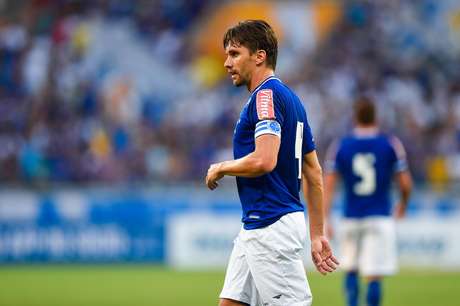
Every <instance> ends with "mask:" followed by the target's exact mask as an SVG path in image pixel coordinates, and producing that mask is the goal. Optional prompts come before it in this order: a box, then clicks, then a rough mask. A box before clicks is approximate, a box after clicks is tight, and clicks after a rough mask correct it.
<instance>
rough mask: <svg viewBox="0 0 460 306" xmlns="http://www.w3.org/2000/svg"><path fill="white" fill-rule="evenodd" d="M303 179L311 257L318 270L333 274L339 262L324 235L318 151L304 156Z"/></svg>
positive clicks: (321, 178) (321, 183) (321, 175)
mask: <svg viewBox="0 0 460 306" xmlns="http://www.w3.org/2000/svg"><path fill="white" fill-rule="evenodd" d="M302 178H303V179H302V188H303V192H304V196H305V199H306V201H307V207H308V217H309V223H310V239H311V255H312V259H313V263H314V264H315V266H316V269H317V270H318V271H319V272H320V273H321V274H323V275H325V274H327V273H328V272H333V271H334V270H335V269H336V267H337V265H338V263H339V262H338V261H337V259H336V258H335V257H334V255H333V254H332V249H331V247H330V245H329V242H328V240H327V238H326V236H325V235H324V207H323V173H322V169H321V165H320V164H319V161H318V156H317V155H316V151H311V152H310V153H307V154H305V155H304V158H303V162H302Z"/></svg>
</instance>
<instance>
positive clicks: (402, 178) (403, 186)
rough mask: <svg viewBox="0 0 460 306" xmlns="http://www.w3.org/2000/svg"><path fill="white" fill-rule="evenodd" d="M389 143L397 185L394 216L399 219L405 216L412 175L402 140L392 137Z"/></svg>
mask: <svg viewBox="0 0 460 306" xmlns="http://www.w3.org/2000/svg"><path fill="white" fill-rule="evenodd" d="M390 143H391V145H392V147H393V150H394V153H395V157H396V169H395V170H396V174H395V181H396V183H397V184H398V187H399V194H400V198H399V203H398V204H397V205H396V207H395V212H394V214H395V217H396V218H398V219H400V218H402V217H404V216H405V214H406V210H407V205H408V204H409V197H410V194H411V192H412V177H411V174H410V171H409V166H408V162H407V154H406V150H405V149H404V146H403V144H402V142H401V141H400V140H399V139H398V138H397V137H392V138H391V139H390Z"/></svg>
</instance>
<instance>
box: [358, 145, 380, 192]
mask: <svg viewBox="0 0 460 306" xmlns="http://www.w3.org/2000/svg"><path fill="white" fill-rule="evenodd" d="M374 164H375V155H374V154H372V153H366V154H362V153H358V154H356V155H355V156H353V173H354V174H355V175H357V176H359V177H360V178H361V181H359V182H357V183H356V184H355V185H354V186H353V190H354V192H355V193H356V194H357V195H360V196H367V195H370V194H372V193H374V191H375V188H376V173H375V166H374Z"/></svg>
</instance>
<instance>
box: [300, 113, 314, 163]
mask: <svg viewBox="0 0 460 306" xmlns="http://www.w3.org/2000/svg"><path fill="white" fill-rule="evenodd" d="M302 125H303V139H302V154H303V155H305V154H307V153H310V152H312V151H313V150H315V149H316V145H315V139H314V138H313V133H312V131H311V128H310V125H309V124H308V121H307V120H305V122H304V123H303V124H302Z"/></svg>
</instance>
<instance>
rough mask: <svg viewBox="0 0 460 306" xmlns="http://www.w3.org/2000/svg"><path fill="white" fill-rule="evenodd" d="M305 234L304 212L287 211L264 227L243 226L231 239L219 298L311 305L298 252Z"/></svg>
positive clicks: (290, 305) (266, 305)
mask: <svg viewBox="0 0 460 306" xmlns="http://www.w3.org/2000/svg"><path fill="white" fill-rule="evenodd" d="M306 235H307V229H306V225H305V215H304V213H303V212H295V213H290V214H287V215H285V216H283V217H282V218H281V219H280V220H278V221H277V222H275V223H273V224H272V225H270V226H267V227H264V228H260V229H254V230H245V229H244V228H242V229H241V231H240V233H239V235H238V237H237V238H236V239H235V241H234V246H233V251H232V254H231V256H230V261H229V264H228V267H227V274H226V276H225V283H224V288H223V290H222V293H221V294H220V298H227V299H232V300H236V301H240V302H243V303H246V304H250V305H251V306H253V305H260V306H262V305H263V306H272V305H273V306H277V305H279V306H286V305H289V306H309V305H311V302H312V296H311V291H310V287H309V285H308V281H307V277H306V274H305V269H304V265H303V262H302V252H301V251H302V249H303V247H304V242H305V240H306Z"/></svg>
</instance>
